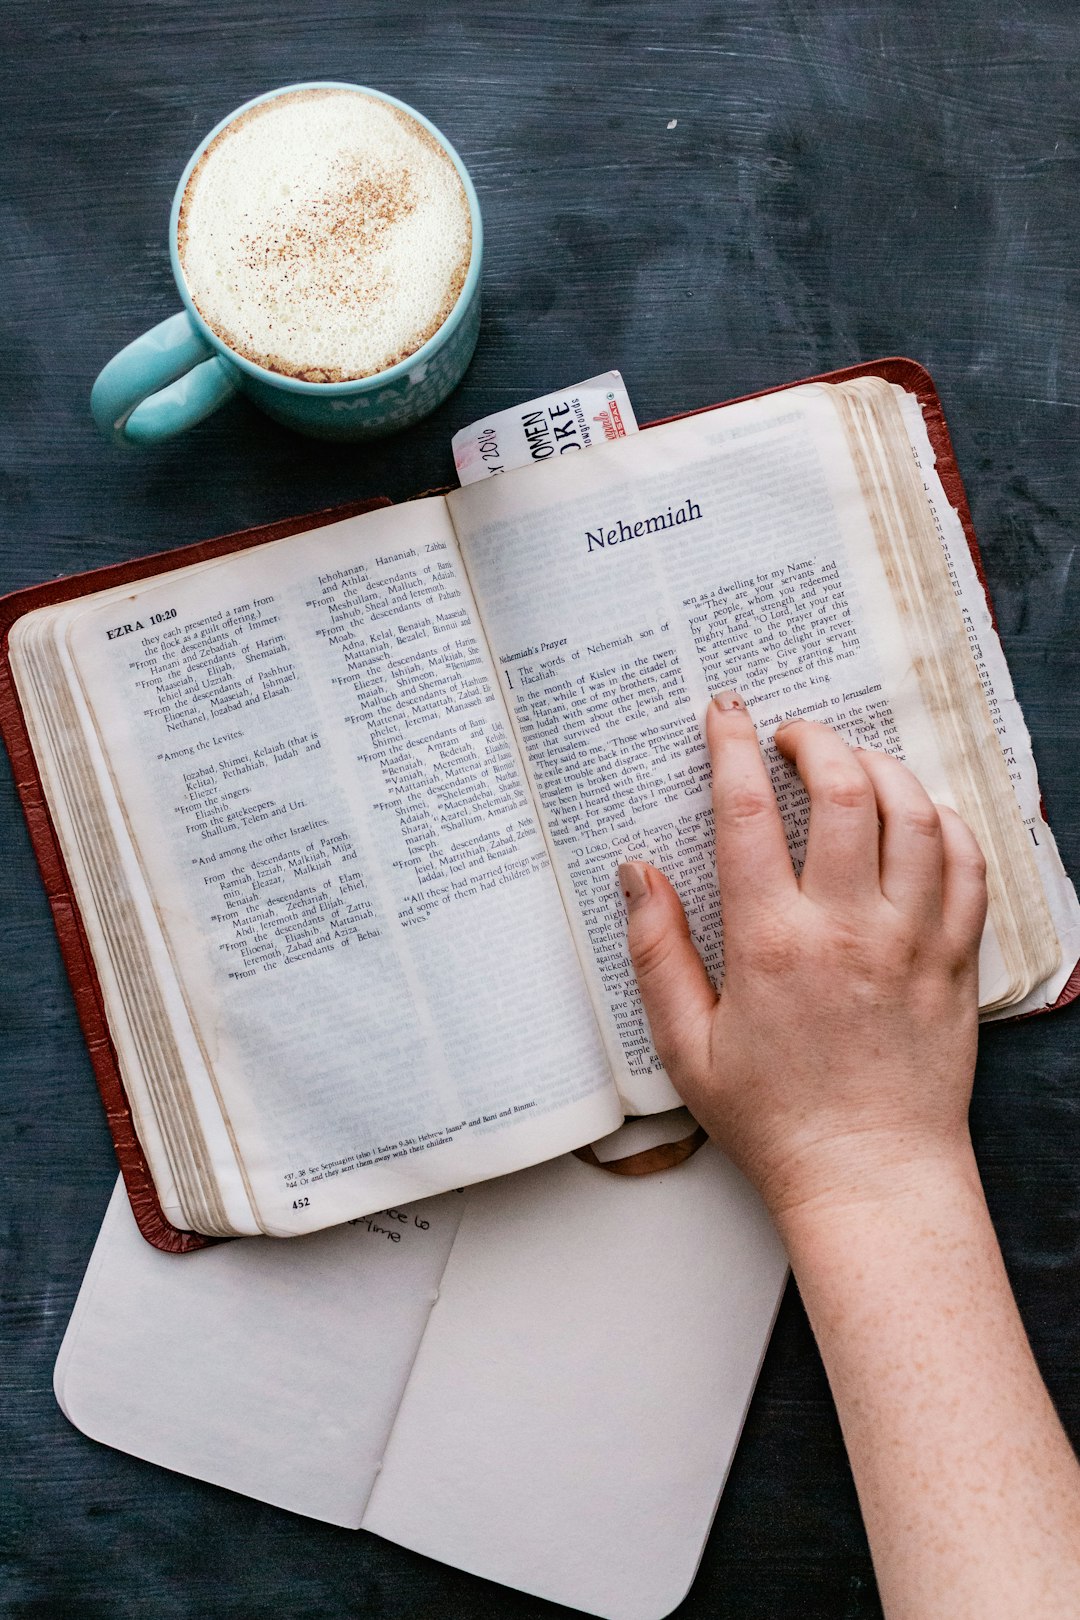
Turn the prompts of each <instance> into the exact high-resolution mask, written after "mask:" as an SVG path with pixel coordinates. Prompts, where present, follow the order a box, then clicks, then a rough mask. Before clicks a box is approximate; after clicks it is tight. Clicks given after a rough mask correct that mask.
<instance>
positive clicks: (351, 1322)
mask: <svg viewBox="0 0 1080 1620" xmlns="http://www.w3.org/2000/svg"><path fill="white" fill-rule="evenodd" d="M465 1196H466V1195H465V1194H464V1193H447V1194H444V1195H443V1196H442V1197H441V1198H431V1199H427V1200H425V1201H423V1202H421V1203H418V1204H413V1205H411V1206H410V1207H409V1208H407V1209H396V1208H395V1209H390V1210H387V1211H380V1212H379V1213H377V1214H375V1215H373V1216H372V1217H371V1218H370V1219H364V1220H359V1221H354V1222H352V1223H351V1224H349V1225H345V1226H338V1227H335V1228H334V1229H333V1231H330V1232H319V1233H316V1234H314V1235H312V1236H310V1237H305V1238H298V1239H297V1240H296V1241H295V1242H293V1243H275V1242H274V1241H273V1240H272V1239H269V1238H246V1239H244V1241H242V1242H235V1243H221V1244H217V1245H215V1246H214V1247H213V1248H209V1249H203V1250H201V1251H200V1252H198V1253H197V1254H186V1255H182V1256H178V1255H173V1254H162V1253H161V1252H160V1251H159V1250H157V1249H152V1248H151V1247H150V1245H149V1244H148V1243H146V1242H145V1241H144V1240H143V1238H142V1237H140V1235H139V1231H138V1228H137V1227H136V1225H135V1222H134V1219H133V1218H132V1214H131V1209H130V1206H129V1205H128V1200H127V1194H126V1193H125V1191H124V1185H123V1182H122V1181H117V1183H116V1188H115V1190H114V1192H113V1196H112V1200H111V1202H110V1204H109V1208H108V1212H107V1214H106V1216H105V1220H104V1223H103V1225H102V1228H101V1232H100V1234H99V1236H98V1240H97V1244H96V1246H95V1248H94V1252H93V1255H92V1257H91V1260H90V1265H89V1267H88V1269H87V1273H86V1277H85V1279H84V1281H83V1285H82V1288H81V1290H80V1292H79V1297H78V1301H77V1303H76V1306H75V1311H74V1313H73V1315H72V1318H71V1322H70V1324H69V1326H68V1330H67V1333H66V1334H65V1336H64V1342H63V1344H62V1346H61V1349H60V1355H59V1359H58V1361H57V1364H56V1374H55V1378H54V1386H55V1390H56V1398H57V1400H58V1401H59V1403H60V1406H61V1408H62V1409H63V1411H64V1414H65V1416H66V1417H67V1418H68V1419H69V1421H70V1422H72V1423H74V1424H75V1425H76V1427H77V1428H79V1429H81V1430H82V1431H83V1433H84V1434H88V1435H89V1436H90V1437H91V1438H92V1439H94V1440H99V1441H101V1442H102V1444H104V1445H108V1446H115V1447H116V1448H117V1449H118V1450H120V1451H126V1452H129V1453H130V1454H131V1455H132V1456H134V1457H142V1458H144V1459H145V1460H146V1461H147V1462H152V1463H158V1464H160V1465H161V1466H162V1467H163V1468H171V1469H174V1470H175V1471H176V1472H177V1473H181V1474H190V1475H192V1476H193V1477H194V1478H195V1479H204V1480H208V1481H209V1482H210V1483H211V1484H213V1485H222V1486H224V1487H225V1488H226V1489H227V1490H230V1491H239V1492H241V1493H242V1494H243V1495H245V1496H252V1497H254V1498H255V1499H256V1500H257V1501H260V1502H270V1503H272V1504H273V1505H274V1506H275V1507H282V1508H287V1509H288V1510H289V1511H290V1512H292V1513H305V1514H307V1515H308V1516H309V1517H310V1518H313V1519H324V1520H326V1521H327V1522H328V1523H330V1524H338V1525H343V1526H345V1527H346V1528H348V1529H355V1528H356V1527H357V1526H358V1525H359V1523H360V1518H361V1515H362V1513H363V1510H364V1503H365V1502H366V1501H367V1498H368V1495H369V1493H370V1490H371V1487H372V1485H373V1484H374V1482H375V1478H376V1475H377V1472H378V1468H379V1464H380V1461H381V1459H382V1456H383V1452H384V1450H385V1448H386V1440H387V1436H388V1435H389V1433H390V1429H391V1426H392V1424H393V1421H394V1416H395V1414H396V1412H397V1407H398V1403H399V1401H400V1399H401V1392H402V1389H403V1388H404V1385H405V1381H406V1379H407V1377H408V1373H409V1368H410V1367H411V1366H412V1362H413V1358H414V1357H415V1355H416V1351H417V1348H418V1346H419V1344H420V1340H421V1337H422V1335H423V1332H424V1328H425V1325H426V1323H427V1319H428V1313H429V1312H430V1310H431V1306H432V1302H433V1300H434V1299H435V1297H436V1295H437V1293H438V1289H439V1283H440V1279H441V1277H442V1272H443V1267H444V1266H445V1264H446V1257H447V1255H448V1254H449V1252H450V1248H451V1245H452V1244H453V1241H454V1234H455V1233H456V1231H457V1227H458V1222H459V1221H460V1219H461V1215H462V1211H463V1208H464V1203H465Z"/></svg>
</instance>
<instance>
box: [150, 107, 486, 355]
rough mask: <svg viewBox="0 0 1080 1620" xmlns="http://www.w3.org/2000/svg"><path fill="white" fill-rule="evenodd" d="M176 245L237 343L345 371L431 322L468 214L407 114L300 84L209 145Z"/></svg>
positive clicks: (464, 239)
mask: <svg viewBox="0 0 1080 1620" xmlns="http://www.w3.org/2000/svg"><path fill="white" fill-rule="evenodd" d="M178 247H179V252H180V262H181V265H182V267H183V271H184V277H185V279H186V281H187V285H188V291H189V292H190V294H191V298H192V301H193V303H194V304H195V307H196V309H197V310H198V311H199V313H200V315H201V316H202V317H203V319H204V320H205V321H206V323H207V325H208V326H210V327H212V328H213V330H214V331H215V332H216V333H217V334H218V336H219V337H220V338H222V339H223V340H224V342H226V343H227V344H228V345H229V347H230V348H232V349H235V350H236V352H237V353H238V354H242V355H244V356H245V357H246V358H247V359H249V360H254V361H255V362H256V363H257V364H258V365H261V366H265V367H267V368H268V369H269V370H271V371H276V372H280V373H281V374H283V375H284V376H287V377H303V378H305V379H307V380H308V381H311V382H343V381H345V380H347V379H350V378H357V377H368V376H372V375H373V374H375V373H377V372H380V371H385V370H386V369H387V368H388V367H389V366H392V365H396V364H397V362H398V361H399V360H404V359H406V358H407V357H408V356H409V355H410V354H414V353H415V352H416V350H417V349H418V348H419V347H420V346H421V344H423V343H425V342H426V341H427V339H428V338H429V337H431V336H432V334H433V333H434V332H436V331H438V329H439V327H440V326H441V325H442V323H443V321H444V320H445V319H446V317H447V316H448V315H449V313H450V311H451V310H452V309H453V307H454V304H455V303H456V302H457V298H458V294H459V293H460V292H461V288H462V286H463V284H464V281H465V276H466V272H467V271H468V267H469V256H470V253H471V249H472V224H471V217H470V212H469V202H468V198H467V196H466V194H465V188H464V186H463V184H462V182H461V177H460V175H459V174H458V172H457V170H456V168H455V167H454V164H453V163H452V162H451V160H450V158H449V157H448V156H447V154H446V153H445V152H444V151H443V150H442V148H441V147H440V146H439V145H438V143H437V142H436V141H435V140H434V139H433V138H432V136H431V135H429V133H428V131H427V130H426V129H424V127H423V126H422V125H421V124H418V123H417V122H416V121H415V119H413V118H410V117H409V116H408V114H407V113H403V112H400V111H399V109H398V108H396V107H391V106H389V105H388V104H387V103H386V102H383V101H377V100H375V99H374V98H373V97H371V96H366V95H363V94H362V93H361V92H359V91H356V90H335V89H325V90H322V89H313V90H294V91H289V92H288V93H287V94H286V95H282V96H275V97H273V98H272V99H271V100H269V101H265V102H260V103H259V105H258V106H256V107H253V108H252V109H251V110H250V112H247V113H244V114H243V115H242V116H241V117H240V118H238V119H236V120H235V121H234V122H233V123H231V124H229V125H228V126H227V128H225V129H224V130H223V131H222V132H221V134H220V135H219V136H218V137H217V138H216V140H214V141H213V142H212V143H211V144H210V146H209V147H208V148H207V150H206V151H205V152H204V153H203V156H202V157H201V158H200V160H199V162H198V164H197V165H196V167H195V169H194V170H193V171H192V175H191V178H190V179H189V181H188V184H187V187H186V189H185V192H184V198H183V202H182V205H181V209H180V224H179V231H178Z"/></svg>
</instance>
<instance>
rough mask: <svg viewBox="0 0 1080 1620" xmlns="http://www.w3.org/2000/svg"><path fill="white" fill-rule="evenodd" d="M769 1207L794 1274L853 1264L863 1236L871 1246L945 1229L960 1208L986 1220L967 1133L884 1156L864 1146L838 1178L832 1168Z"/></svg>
mask: <svg viewBox="0 0 1080 1620" xmlns="http://www.w3.org/2000/svg"><path fill="white" fill-rule="evenodd" d="M769 1206H770V1213H771V1214H772V1218H773V1221H774V1223H775V1225H776V1228H777V1230H778V1232H779V1234H780V1236H781V1238H782V1240H783V1242H784V1245H785V1247H786V1248H787V1251H788V1254H789V1256H790V1258H791V1263H792V1267H793V1269H794V1270H795V1271H796V1273H797V1274H798V1273H799V1272H800V1269H801V1268H803V1267H805V1266H807V1265H818V1264H822V1263H825V1264H829V1265H830V1266H833V1265H835V1264H837V1263H839V1264H843V1262H844V1260H845V1257H847V1256H851V1257H852V1258H853V1259H854V1258H855V1257H856V1255H857V1254H858V1251H859V1250H860V1249H861V1248H862V1241H861V1240H862V1237H863V1236H864V1235H865V1234H869V1233H873V1234H874V1239H873V1241H874V1242H881V1241H882V1239H883V1238H884V1237H885V1236H886V1235H887V1236H888V1238H889V1239H890V1241H891V1239H892V1237H893V1235H894V1234H895V1236H896V1237H897V1238H903V1237H904V1235H905V1234H909V1235H910V1234H911V1233H912V1232H914V1231H915V1230H916V1229H921V1230H923V1231H925V1230H926V1228H927V1226H928V1224H929V1225H935V1226H936V1225H938V1224H939V1223H948V1222H951V1221H952V1220H953V1219H955V1215H956V1212H957V1210H958V1209H959V1208H963V1209H965V1210H966V1211H968V1212H969V1213H971V1212H975V1213H976V1214H978V1215H979V1216H986V1204H985V1199H984V1196H983V1190H982V1182H981V1180H980V1178H979V1171H978V1167H977V1165H976V1163H975V1155H974V1153H973V1151H972V1147H971V1139H970V1137H969V1135H968V1133H967V1130H966V1128H965V1130H964V1131H963V1133H962V1135H960V1136H958V1137H957V1138H956V1139H955V1140H947V1141H935V1142H933V1143H931V1144H921V1145H920V1146H919V1147H918V1148H913V1147H910V1146H907V1145H905V1144H904V1143H903V1141H902V1140H895V1141H893V1142H891V1143H890V1144H889V1151H888V1152H886V1153H878V1152H871V1151H870V1150H869V1149H868V1148H867V1146H866V1144H863V1145H862V1152H861V1153H859V1154H857V1155H852V1156H850V1157H849V1159H848V1162H847V1164H846V1166H845V1169H844V1171H843V1172H842V1173H839V1172H838V1171H837V1170H836V1168H835V1164H834V1167H833V1168H832V1170H831V1171H830V1173H829V1174H825V1173H822V1174H821V1175H819V1176H817V1177H814V1176H808V1177H805V1178H803V1179H802V1181H801V1182H800V1183H798V1185H797V1187H795V1188H793V1189H791V1190H789V1192H788V1193H787V1195H786V1196H784V1195H778V1196H777V1197H775V1198H774V1199H770V1200H769ZM986 1218H987V1219H988V1216H987V1217H986Z"/></svg>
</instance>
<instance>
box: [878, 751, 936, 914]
mask: <svg viewBox="0 0 1080 1620" xmlns="http://www.w3.org/2000/svg"><path fill="white" fill-rule="evenodd" d="M858 760H859V764H860V765H861V766H862V768H863V770H864V771H865V772H866V774H867V776H868V777H869V778H870V781H871V784H872V785H873V789H874V793H875V795H876V796H877V813H878V820H879V821H880V822H881V838H880V870H881V892H882V894H883V895H884V896H885V898H886V900H890V901H891V902H892V904H893V905H894V906H896V908H897V909H898V910H899V911H902V912H904V913H905V914H906V915H907V916H910V917H920V918H930V917H933V918H938V917H940V915H941V882H942V861H943V859H944V854H943V844H942V837H941V817H940V816H939V814H938V808H937V805H936V804H934V802H933V801H932V799H931V798H930V795H929V794H928V793H927V791H926V789H925V788H924V787H923V785H922V783H921V782H920V781H919V780H918V779H917V777H915V776H913V775H912V773H911V772H910V771H909V770H908V768H907V766H906V765H902V764H901V763H900V761H899V760H898V759H893V757H892V756H891V754H882V753H879V752H877V750H875V749H866V750H863V749H860V751H859V754H858Z"/></svg>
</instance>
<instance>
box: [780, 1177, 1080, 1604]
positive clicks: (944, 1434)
mask: <svg viewBox="0 0 1080 1620" xmlns="http://www.w3.org/2000/svg"><path fill="white" fill-rule="evenodd" d="M781 1226H782V1232H783V1236H784V1238H785V1241H786V1242H787V1245H788V1250H789V1253H790V1255H791V1260H792V1265H793V1268H794V1271H795V1274H796V1277H797V1279H798V1282H799V1286H800V1290H801V1292H802V1297H803V1300H804V1302H805V1304H806V1309H807V1312H808V1314H809V1316H810V1320H811V1323H812V1324H813V1327H814V1331H815V1334H816V1335H817V1339H818V1343H819V1345H820V1348H821V1353H822V1357H823V1359H824V1362H825V1366H826V1369H827V1372H828V1375H829V1381H830V1384H831V1386H832V1390H833V1395H834V1398H835V1400H836V1405H837V1409H838V1411H839V1414H840V1420H841V1424H842V1426H843V1430H844V1437H845V1440H846V1443H847V1447H848V1452H849V1455H850V1458H851V1464H852V1469H853V1471H854V1475H855V1481H856V1485H857V1487H858V1492H859V1499H860V1502H861V1505H862V1510H863V1515H864V1518H865V1521H866V1526H867V1532H868V1535H869V1538H870V1545H871V1550H872V1552H873V1557H874V1565H875V1568H876V1571H877V1575H878V1581H879V1586H880V1590H881V1596H882V1602H883V1605H884V1608H885V1612H886V1614H887V1615H888V1616H889V1617H890V1620H931V1617H934V1620H939V1617H940V1620H998V1617H1000V1620H1016V1617H1017V1616H1019V1615H1023V1616H1025V1620H1043V1617H1046V1620H1050V1617H1053V1620H1067V1617H1074V1616H1080V1468H1078V1466H1077V1462H1076V1458H1075V1457H1074V1455H1073V1452H1072V1450H1071V1448H1070V1446H1069V1443H1068V1440H1067V1438H1066V1436H1065V1434H1064V1432H1063V1431H1062V1428H1061V1425H1060V1423H1059V1422H1058V1419H1057V1416H1056V1414H1055V1412H1054V1410H1053V1407H1052V1405H1051V1403H1050V1399H1049V1397H1048V1395H1047V1393H1046V1390H1045V1388H1044V1386H1043V1383H1042V1380H1041V1378H1040V1376H1039V1373H1038V1370H1037V1368H1036V1366H1035V1362H1034V1360H1033V1358H1032V1355H1031V1351H1030V1348H1029V1346H1028V1342H1027V1338H1026V1336H1025V1333H1024V1329H1023V1326H1022V1324H1021V1322H1020V1318H1019V1315H1018V1313H1017V1310H1016V1305H1015V1302H1014V1300H1013V1297H1012V1291H1011V1289H1010V1287H1009V1283H1008V1279H1007V1277H1006V1274H1005V1268H1004V1265H1003V1263H1002V1259H1001V1253H1000V1250H999V1248H998V1245H997V1240H996V1238H995V1236H994V1232H993V1228H992V1226H991V1224H990V1218H989V1215H988V1213H987V1209H986V1204H985V1200H984V1198H983V1194H982V1188H981V1186H980V1183H979V1178H978V1172H977V1170H976V1168H975V1163H974V1159H973V1157H972V1156H971V1155H970V1151H969V1150H967V1149H966V1148H965V1150H964V1151H963V1152H958V1153H956V1154H954V1155H952V1156H951V1157H944V1156H943V1158H942V1160H941V1161H940V1162H939V1163H937V1164H935V1165H933V1166H924V1167H914V1168H913V1169H912V1170H911V1172H910V1174H908V1175H907V1176H906V1177H905V1180H904V1183H903V1185H902V1186H899V1187H897V1188H896V1189H895V1191H893V1192H892V1193H890V1194H889V1195H888V1196H881V1197H878V1198H875V1199H874V1200H868V1201H867V1202H865V1203H859V1204H850V1205H848V1206H846V1207H844V1208H840V1209H838V1208H836V1207H831V1208H818V1209H813V1208H804V1209H802V1210H799V1211H793V1212H790V1213H789V1214H788V1215H787V1216H786V1217H785V1218H784V1219H783V1220H782V1222H781Z"/></svg>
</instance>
